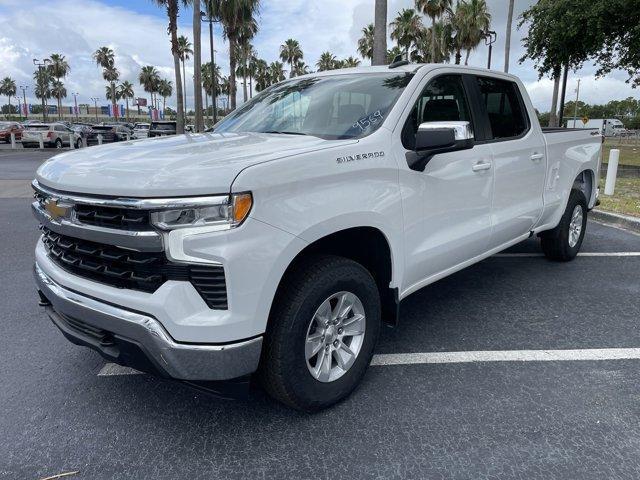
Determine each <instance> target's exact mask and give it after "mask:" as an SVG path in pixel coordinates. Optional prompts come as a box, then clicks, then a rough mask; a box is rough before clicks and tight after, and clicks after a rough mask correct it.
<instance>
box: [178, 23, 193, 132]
mask: <svg viewBox="0 0 640 480" xmlns="http://www.w3.org/2000/svg"><path fill="white" fill-rule="evenodd" d="M191 47H193V45H192V44H191V42H190V41H189V39H188V38H187V37H185V36H184V35H180V36H179V37H178V54H179V55H180V60H181V61H182V78H183V80H184V117H185V122H186V118H187V73H186V70H185V67H184V64H185V60H189V58H191V57H189V55H193V49H192V48H191Z"/></svg>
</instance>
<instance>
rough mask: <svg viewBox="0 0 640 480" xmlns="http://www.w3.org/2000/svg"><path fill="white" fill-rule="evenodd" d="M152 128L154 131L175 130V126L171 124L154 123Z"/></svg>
mask: <svg viewBox="0 0 640 480" xmlns="http://www.w3.org/2000/svg"><path fill="white" fill-rule="evenodd" d="M152 128H153V129H154V130H175V129H176V126H175V124H173V123H154V124H152Z"/></svg>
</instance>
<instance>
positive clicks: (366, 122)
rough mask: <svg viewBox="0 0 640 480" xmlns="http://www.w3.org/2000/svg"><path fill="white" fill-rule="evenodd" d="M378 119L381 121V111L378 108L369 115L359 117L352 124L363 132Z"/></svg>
mask: <svg viewBox="0 0 640 480" xmlns="http://www.w3.org/2000/svg"><path fill="white" fill-rule="evenodd" d="M380 121H382V112H381V111H380V110H376V111H375V112H373V113H372V114H371V115H367V116H366V117H362V118H361V119H359V120H358V121H357V122H356V123H354V124H353V127H354V128H359V129H360V131H361V132H364V131H365V130H366V129H367V128H369V127H370V126H371V125H375V124H376V123H378V122H380Z"/></svg>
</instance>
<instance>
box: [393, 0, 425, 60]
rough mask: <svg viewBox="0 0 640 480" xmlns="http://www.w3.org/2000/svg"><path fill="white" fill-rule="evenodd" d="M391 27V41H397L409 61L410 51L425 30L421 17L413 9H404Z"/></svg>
mask: <svg viewBox="0 0 640 480" xmlns="http://www.w3.org/2000/svg"><path fill="white" fill-rule="evenodd" d="M389 26H390V27H391V39H392V40H395V41H396V43H397V44H398V46H399V47H400V48H402V49H403V50H404V54H405V57H406V58H407V59H409V50H410V49H411V47H412V46H413V45H414V44H416V42H417V40H418V37H419V36H420V32H421V30H422V28H423V26H422V20H420V15H418V14H417V13H416V11H415V10H414V9H413V8H403V9H402V11H400V12H399V13H398V15H397V16H396V18H394V19H393V21H392V22H391V23H390V24H389Z"/></svg>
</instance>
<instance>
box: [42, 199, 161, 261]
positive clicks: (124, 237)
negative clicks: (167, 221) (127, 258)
mask: <svg viewBox="0 0 640 480" xmlns="http://www.w3.org/2000/svg"><path fill="white" fill-rule="evenodd" d="M31 210H32V211H33V215H34V216H35V217H36V219H37V220H38V222H40V223H41V224H42V225H44V226H45V227H47V228H48V229H49V230H53V231H54V232H56V233H59V234H61V235H69V236H71V237H75V238H79V239H81V240H87V241H90V242H98V243H106V244H108V245H115V246H116V247H122V248H128V249H130V250H137V251H140V252H161V251H162V250H163V243H162V236H161V235H160V234H159V233H158V232H156V231H153V230H148V231H131V230H118V229H115V228H106V227H98V226H96V225H85V224H81V223H75V222H73V221H71V220H67V219H61V220H59V221H56V220H54V219H53V218H51V216H50V215H49V214H48V213H47V212H46V211H45V210H44V209H43V208H42V207H41V206H40V204H39V203H38V202H33V203H32V204H31Z"/></svg>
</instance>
